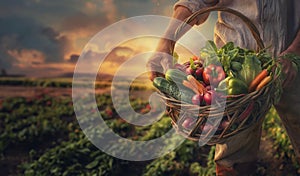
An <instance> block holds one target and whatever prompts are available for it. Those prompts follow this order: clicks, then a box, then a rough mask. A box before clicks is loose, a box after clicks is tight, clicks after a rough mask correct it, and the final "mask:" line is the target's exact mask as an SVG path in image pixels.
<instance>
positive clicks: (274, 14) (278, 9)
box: [215, 0, 300, 55]
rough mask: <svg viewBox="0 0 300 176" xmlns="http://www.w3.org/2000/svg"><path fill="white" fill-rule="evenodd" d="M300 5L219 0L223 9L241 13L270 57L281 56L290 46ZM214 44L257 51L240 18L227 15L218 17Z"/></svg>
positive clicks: (292, 1) (261, 0) (289, 1)
mask: <svg viewBox="0 0 300 176" xmlns="http://www.w3.org/2000/svg"><path fill="white" fill-rule="evenodd" d="M299 5H300V2H299V0H298V2H297V1H296V0H220V3H219V6H225V7H229V8H232V9H235V10H237V11H239V12H242V13H243V14H244V15H245V16H247V17H248V18H249V19H250V20H251V21H252V22H253V23H254V25H255V26H257V28H258V30H259V32H260V36H261V38H262V39H263V41H264V44H265V46H267V47H268V46H271V49H270V51H271V53H273V54H274V55H278V54H280V52H282V51H283V50H284V49H286V47H287V46H288V45H289V44H290V43H291V41H292V38H293V37H294V35H295V34H296V31H297V29H298V26H299V18H300V16H299V14H300V13H299V12H297V11H293V10H292V9H297V7H299ZM215 41H216V42H217V44H218V45H219V46H222V45H223V44H224V43H226V42H228V41H233V42H234V43H235V44H236V45H238V46H240V47H245V48H249V49H256V41H255V40H254V38H253V37H252V35H251V33H250V32H249V29H248V28H247V26H246V25H245V24H244V22H243V21H242V20H241V19H240V18H239V17H236V16H234V15H232V14H229V13H227V12H219V13H218V22H217V23H216V29H215Z"/></svg>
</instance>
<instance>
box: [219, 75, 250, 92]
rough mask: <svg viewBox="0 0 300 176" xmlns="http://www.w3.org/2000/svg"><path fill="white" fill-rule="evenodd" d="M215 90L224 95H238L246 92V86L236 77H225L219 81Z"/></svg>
mask: <svg viewBox="0 0 300 176" xmlns="http://www.w3.org/2000/svg"><path fill="white" fill-rule="evenodd" d="M216 91H217V92H223V93H224V94H225V95H240V94H246V93H248V86H247V85H246V83H245V82H244V81H242V80H240V79H238V78H234V77H227V78H226V79H224V80H223V81H221V82H220V83H219V85H218V87H217V88H216Z"/></svg>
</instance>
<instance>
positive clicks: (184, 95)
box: [153, 77, 194, 103]
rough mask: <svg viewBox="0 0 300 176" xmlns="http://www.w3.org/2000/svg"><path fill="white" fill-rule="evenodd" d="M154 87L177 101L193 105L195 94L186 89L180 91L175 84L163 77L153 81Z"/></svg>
mask: <svg viewBox="0 0 300 176" xmlns="http://www.w3.org/2000/svg"><path fill="white" fill-rule="evenodd" d="M153 85H154V87H156V88H157V89H159V90H160V91H161V92H163V93H165V94H167V95H169V96H171V97H173V98H175V99H176V100H181V101H184V102H186V103H192V97H193V95H194V93H193V92H192V91H190V90H188V89H185V88H181V89H179V88H178V86H177V85H176V84H175V83H174V82H170V81H168V80H166V79H165V78H162V77H156V78H155V79H154V80H153Z"/></svg>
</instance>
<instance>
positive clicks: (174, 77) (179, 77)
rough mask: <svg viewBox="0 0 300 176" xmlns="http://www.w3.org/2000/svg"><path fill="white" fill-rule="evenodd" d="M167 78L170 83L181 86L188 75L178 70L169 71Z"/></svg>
mask: <svg viewBox="0 0 300 176" xmlns="http://www.w3.org/2000/svg"><path fill="white" fill-rule="evenodd" d="M165 77H166V79H167V80H168V81H171V82H174V83H176V84H179V85H181V84H182V81H183V80H186V77H187V74H186V73H184V72H183V71H180V70H178V69H169V70H167V72H166V74H165Z"/></svg>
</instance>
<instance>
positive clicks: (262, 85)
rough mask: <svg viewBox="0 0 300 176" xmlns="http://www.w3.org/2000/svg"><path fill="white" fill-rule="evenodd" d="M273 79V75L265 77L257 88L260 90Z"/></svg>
mask: <svg viewBox="0 0 300 176" xmlns="http://www.w3.org/2000/svg"><path fill="white" fill-rule="evenodd" d="M271 80H272V77H271V76H267V77H265V78H264V79H263V80H262V81H261V82H260V83H259V84H258V86H257V87H256V89H255V90H260V89H261V88H263V87H264V86H265V85H267V84H268V83H269V82H270V81H271Z"/></svg>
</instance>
